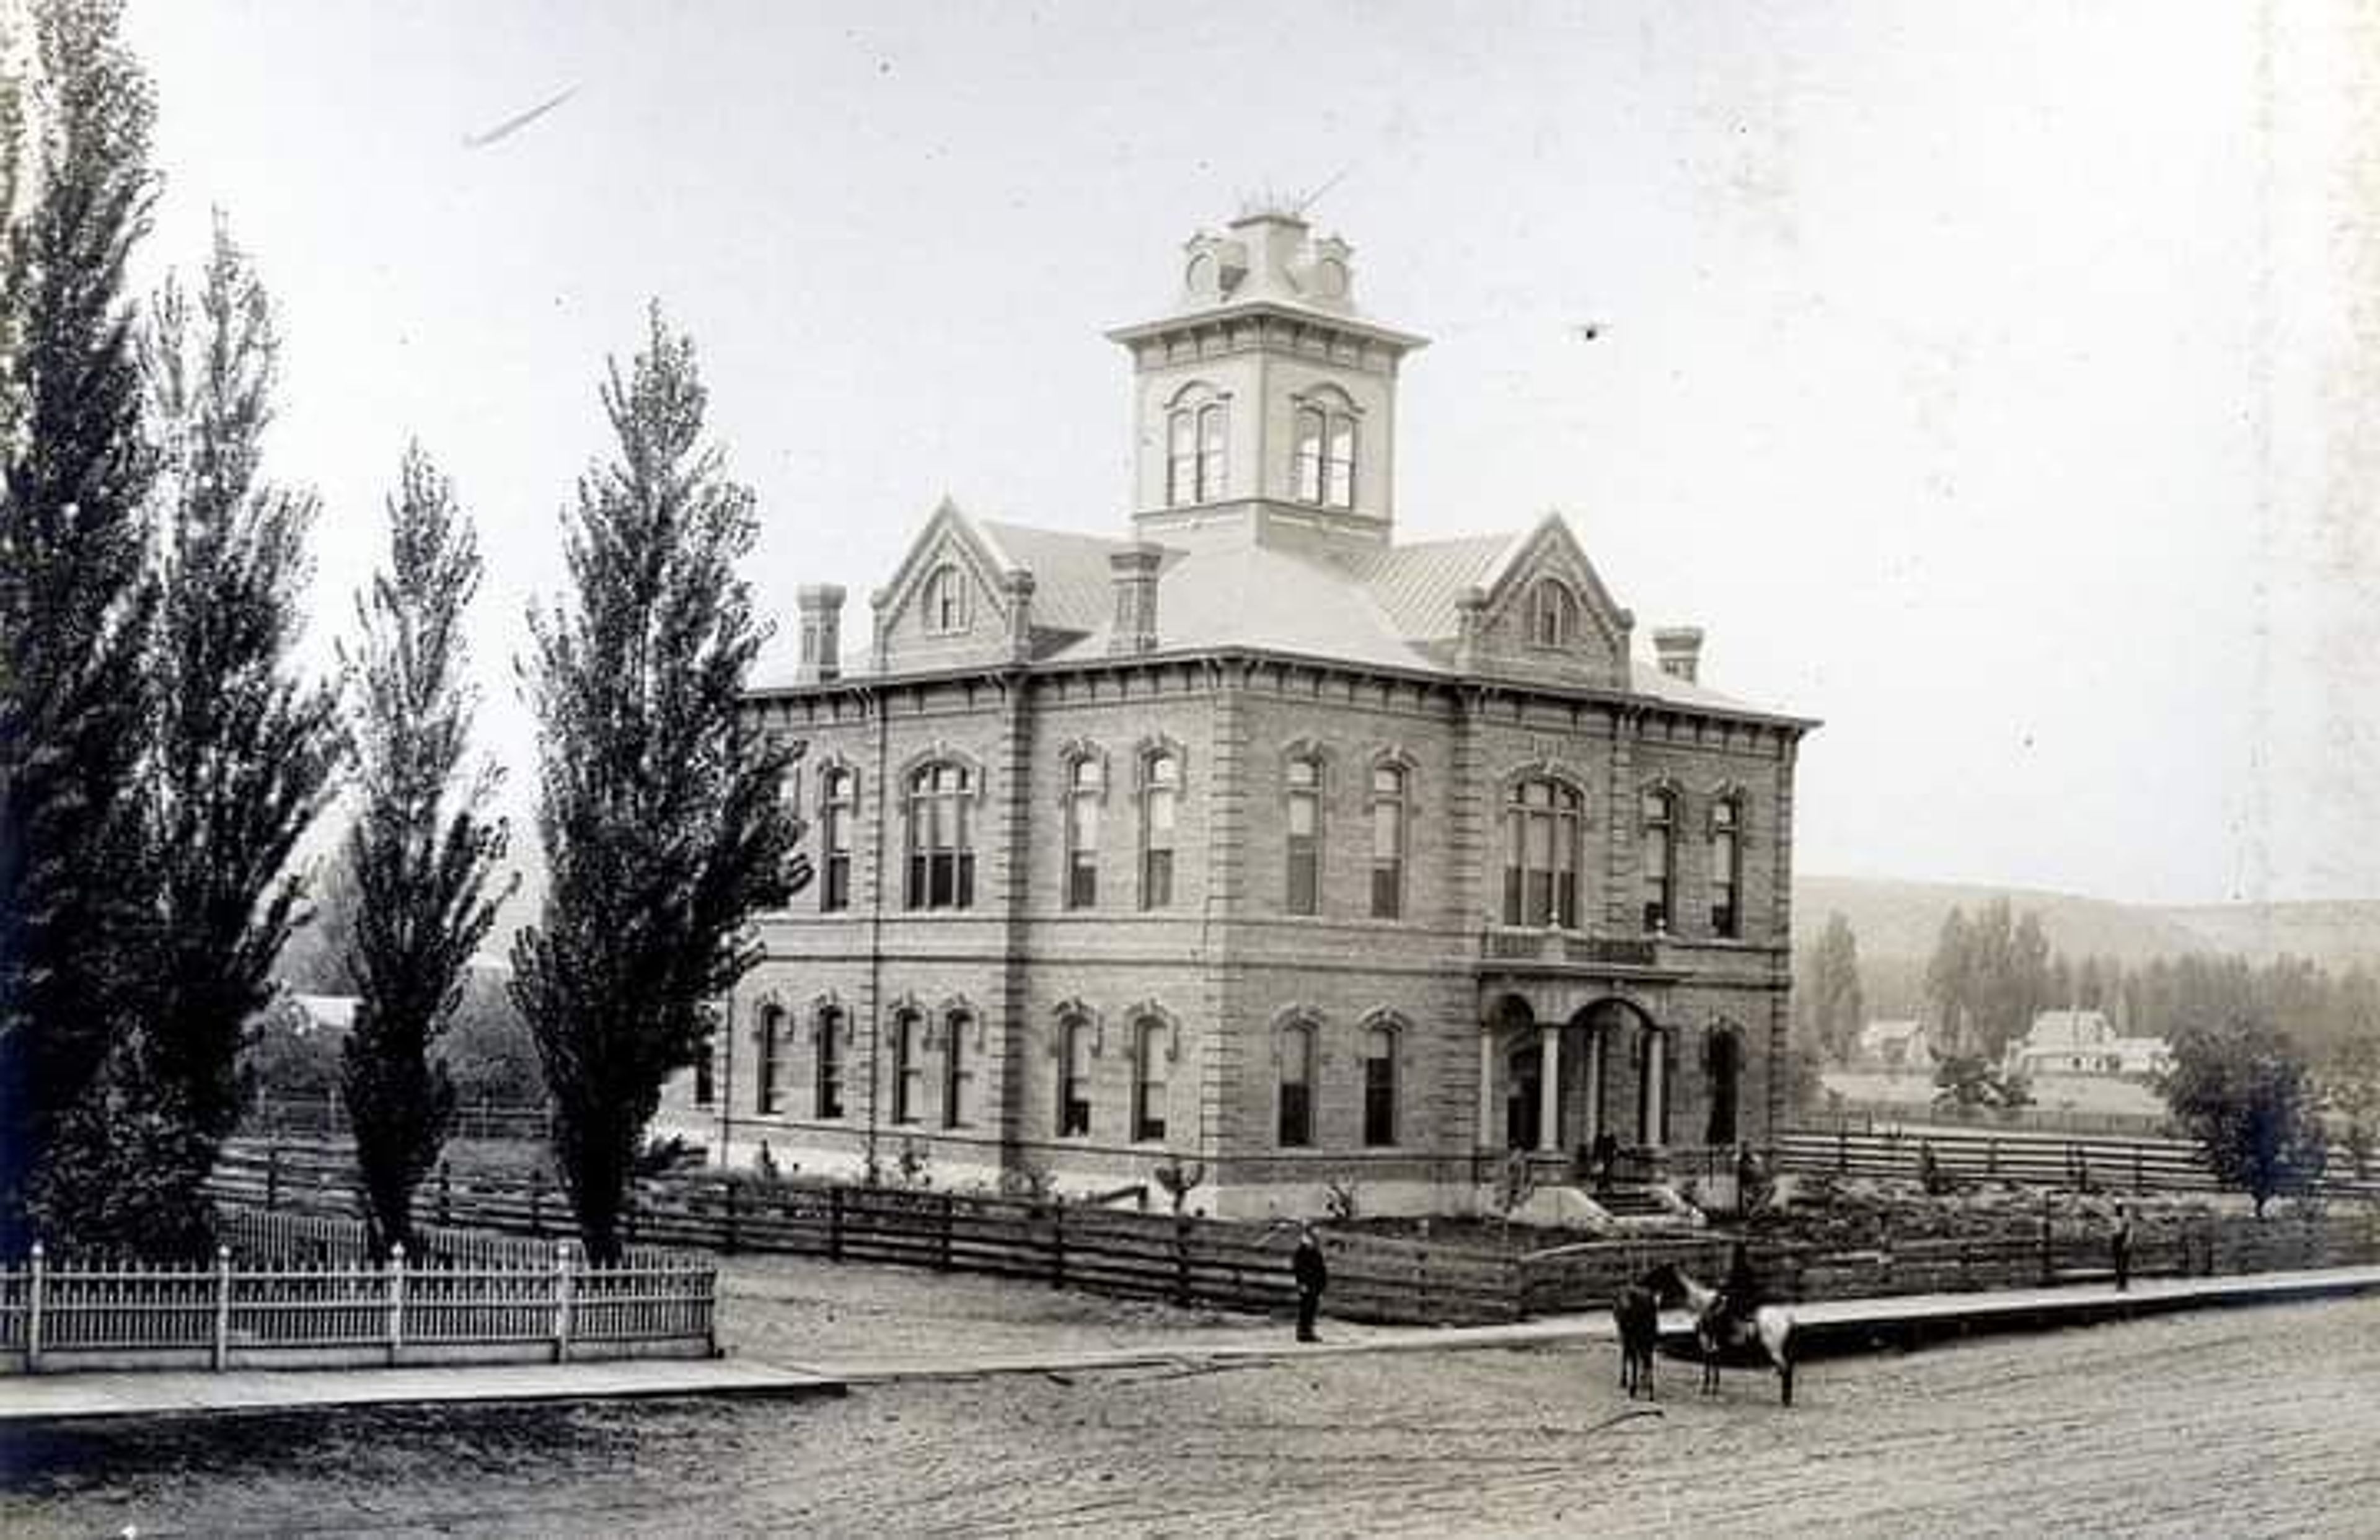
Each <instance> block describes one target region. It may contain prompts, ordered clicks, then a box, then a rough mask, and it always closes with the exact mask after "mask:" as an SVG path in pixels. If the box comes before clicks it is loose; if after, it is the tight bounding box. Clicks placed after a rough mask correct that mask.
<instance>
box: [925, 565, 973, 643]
mask: <svg viewBox="0 0 2380 1540" xmlns="http://www.w3.org/2000/svg"><path fill="white" fill-rule="evenodd" d="M925 603H926V629H927V630H929V631H930V632H932V633H933V634H934V635H936V636H938V637H947V636H952V635H954V634H955V633H957V632H961V631H964V630H965V629H966V626H967V605H966V575H965V573H962V572H961V571H959V569H958V568H957V567H956V566H955V565H953V564H951V563H949V562H944V563H943V564H941V565H940V566H938V567H936V568H935V569H934V570H933V571H931V572H929V573H928V574H927V575H926V593H925Z"/></svg>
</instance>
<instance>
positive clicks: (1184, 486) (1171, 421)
mask: <svg viewBox="0 0 2380 1540" xmlns="http://www.w3.org/2000/svg"><path fill="white" fill-rule="evenodd" d="M1197 501H1198V423H1197V419H1196V417H1195V416H1194V415H1193V414H1191V413H1189V412H1186V411H1182V412H1175V413H1174V414H1173V415H1172V417H1170V418H1167V419H1166V423H1165V505H1166V506H1167V507H1169V508H1184V507H1187V506H1189V505H1190V504H1191V503H1196V502H1197Z"/></svg>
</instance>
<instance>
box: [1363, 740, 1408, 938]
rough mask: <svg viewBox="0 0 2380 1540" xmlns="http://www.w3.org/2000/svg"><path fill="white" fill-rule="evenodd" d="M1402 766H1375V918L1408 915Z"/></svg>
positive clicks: (1373, 803) (1373, 908)
mask: <svg viewBox="0 0 2380 1540" xmlns="http://www.w3.org/2000/svg"><path fill="white" fill-rule="evenodd" d="M1405 782H1406V774H1405V769H1404V767H1403V765H1375V766H1373V767H1372V917H1373V918H1374V919H1378V920H1392V919H1396V918H1398V917H1399V916H1402V915H1403V914H1404V912H1405V825H1406V822H1407V820H1408V819H1409V817H1410V815H1411V809H1410V808H1409V806H1407V803H1406V800H1405Z"/></svg>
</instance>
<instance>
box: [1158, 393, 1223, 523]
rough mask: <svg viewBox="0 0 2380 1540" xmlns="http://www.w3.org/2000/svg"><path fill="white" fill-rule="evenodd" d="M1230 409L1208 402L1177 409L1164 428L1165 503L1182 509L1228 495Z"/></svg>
mask: <svg viewBox="0 0 2380 1540" xmlns="http://www.w3.org/2000/svg"><path fill="white" fill-rule="evenodd" d="M1231 436H1232V418H1231V409H1230V408H1229V407H1227V406H1224V405H1223V404H1222V403H1221V402H1220V401H1216V402H1209V403H1208V405H1206V406H1200V407H1197V408H1196V409H1193V408H1191V407H1187V406H1184V407H1177V408H1176V409H1175V410H1174V411H1173V412H1172V414H1171V415H1170V416H1168V418H1166V425H1165V503H1166V505H1167V506H1168V507H1172V508H1182V507H1187V506H1189V505H1190V504H1192V503H1217V502H1220V501H1221V500H1222V499H1223V498H1225V497H1226V496H1229V495H1230V492H1231V483H1230V468H1229V460H1230V456H1229V455H1228V454H1227V453H1226V451H1227V450H1228V449H1229V447H1230V444H1231Z"/></svg>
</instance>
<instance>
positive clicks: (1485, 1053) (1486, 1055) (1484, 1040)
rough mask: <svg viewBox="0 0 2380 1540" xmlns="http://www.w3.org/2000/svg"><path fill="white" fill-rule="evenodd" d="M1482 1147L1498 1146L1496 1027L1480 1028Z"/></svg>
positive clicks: (1479, 1140) (1479, 1135)
mask: <svg viewBox="0 0 2380 1540" xmlns="http://www.w3.org/2000/svg"><path fill="white" fill-rule="evenodd" d="M1475 1143H1476V1144H1477V1145H1478V1146H1479V1147H1480V1148H1481V1149H1494V1148H1495V1147H1496V1029H1495V1028H1494V1027H1492V1026H1482V1027H1481V1028H1480V1029H1479V1133H1478V1137H1477V1139H1476V1140H1475Z"/></svg>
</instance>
